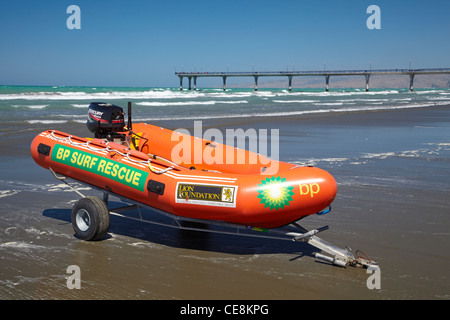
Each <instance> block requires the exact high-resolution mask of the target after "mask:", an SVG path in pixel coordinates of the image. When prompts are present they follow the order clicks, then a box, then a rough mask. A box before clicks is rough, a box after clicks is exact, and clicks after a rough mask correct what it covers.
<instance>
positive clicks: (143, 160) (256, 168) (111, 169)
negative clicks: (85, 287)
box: [31, 103, 360, 266]
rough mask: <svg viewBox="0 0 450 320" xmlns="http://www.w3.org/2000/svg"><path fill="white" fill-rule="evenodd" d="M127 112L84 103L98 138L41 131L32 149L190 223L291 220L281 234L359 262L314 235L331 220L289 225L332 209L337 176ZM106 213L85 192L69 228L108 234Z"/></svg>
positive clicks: (61, 169) (42, 160) (64, 171)
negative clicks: (138, 119) (309, 226)
mask: <svg viewBox="0 0 450 320" xmlns="http://www.w3.org/2000/svg"><path fill="white" fill-rule="evenodd" d="M128 113H129V120H128V125H127V126H125V122H124V113H123V111H122V108H120V107H118V106H114V105H110V104H106V103H91V105H90V106H89V113H88V121H87V126H88V128H89V130H90V131H92V132H93V133H94V134H95V138H82V137H77V136H73V135H71V134H68V133H64V132H61V131H56V130H47V131H44V132H42V133H40V134H39V135H37V136H36V137H35V139H34V140H33V142H32V144H31V155H32V157H33V159H34V160H35V161H36V163H37V164H39V165H40V166H42V167H44V168H46V169H49V170H51V171H52V172H53V173H54V174H55V177H57V178H58V176H57V174H59V175H63V176H64V177H69V178H72V179H74V180H77V181H80V182H82V183H85V184H88V185H90V186H93V187H94V188H96V189H100V190H102V191H103V192H104V195H107V194H112V195H117V196H119V197H121V198H124V199H129V200H131V201H132V202H134V203H137V204H143V205H145V206H147V207H151V208H155V209H157V210H160V211H162V212H164V213H169V214H170V215H173V216H176V217H185V220H188V221H193V220H195V221H209V222H211V223H212V222H215V223H216V222H223V223H225V224H233V225H237V226H249V227H252V229H253V230H255V229H261V228H264V229H272V228H278V227H280V226H285V225H288V224H290V225H291V226H294V227H295V228H296V229H297V230H300V231H301V232H302V233H300V234H299V233H287V234H288V235H289V236H293V240H295V241H298V240H301V241H307V242H308V243H310V244H312V245H314V246H316V247H318V248H320V249H322V250H325V251H326V252H327V253H329V254H330V255H332V257H331V258H330V257H325V258H324V257H323V256H321V257H320V258H321V259H324V260H326V261H331V262H333V263H334V264H337V265H342V266H345V265H347V264H348V263H354V262H355V261H358V263H360V259H355V257H354V256H353V254H351V253H349V252H348V251H347V250H344V249H337V248H335V247H334V246H332V245H329V244H328V243H326V242H324V241H323V240H320V239H319V238H317V237H315V236H313V235H314V234H316V233H317V232H320V231H322V230H325V229H327V228H328V227H323V228H319V230H312V231H308V230H305V229H303V228H302V227H301V226H299V225H298V224H297V223H296V222H295V221H297V220H299V219H301V218H303V217H305V216H307V215H311V214H316V213H318V214H322V213H325V212H328V211H329V208H330V204H331V203H332V201H333V200H334V198H335V196H336V181H335V180H334V178H333V177H332V176H331V175H330V174H329V173H328V172H326V171H324V170H321V169H319V168H314V167H309V166H299V165H294V164H289V163H285V162H280V161H276V160H273V159H268V158H266V157H265V156H262V155H259V154H256V153H253V152H250V151H246V150H242V149H237V148H235V147H233V146H228V145H224V144H220V143H217V142H213V141H207V140H203V139H201V138H198V137H194V136H191V135H187V134H185V133H181V132H178V131H172V130H168V129H164V128H161V127H157V126H153V125H150V124H146V123H138V124H132V123H131V106H130V104H129V110H128ZM109 215H110V211H109V210H108V208H107V205H106V204H105V203H104V201H102V200H100V199H99V198H96V197H84V198H82V199H80V200H79V201H78V202H77V203H76V204H75V205H74V208H73V210H72V225H73V227H74V230H75V232H76V234H77V235H78V236H79V237H80V238H82V239H84V240H98V239H101V238H102V237H104V235H105V234H106V233H107V231H108V228H109ZM189 219H192V220H189ZM244 228H247V227H244ZM274 231H275V230H274ZM305 239H306V240H305ZM318 256H320V254H318Z"/></svg>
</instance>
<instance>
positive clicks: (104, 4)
mask: <svg viewBox="0 0 450 320" xmlns="http://www.w3.org/2000/svg"><path fill="white" fill-rule="evenodd" d="M72 4H75V5H78V6H79V7H80V9H81V29H80V30H69V29H68V28H67V26H66V20H67V19H68V18H69V16H70V14H68V13H66V10H67V7H68V6H69V5H72ZM372 4H375V5H378V6H379V7H380V10H381V29H380V30H369V29H368V28H367V26H366V20H367V19H368V18H369V16H370V14H367V13H366V10H367V7H368V6H369V5H372ZM449 12H450V1H447V0H445V1H436V0H430V1H424V0H423V1H417V0H409V1H405V0H396V1H392V0H389V1H388V0H370V1H367V0H346V1H336V0H333V1H319V0H317V1H301V0H296V1H285V0H276V1H275V0H273V1H267V0H259V1H253V0H240V1H226V0H222V1H217V0H209V1H196V0H189V1H188V0H184V1H170V0H165V1H160V0H158V1H145V0H128V1H124V0H120V1H119V0H109V1H106V0H104V1H95V0H70V1H65V0H45V1H44V0H43V1H36V0H34V1H33V0H27V1H25V0H15V1H12V0H10V1H6V0H0V84H11V85H68V86H70V85H75V86H83V85H86V86H143V87H152V86H169V87H170V86H173V87H176V86H177V85H178V83H179V82H178V77H176V76H175V75H174V72H175V70H177V71H181V70H184V71H194V70H197V71H200V70H201V71H226V70H230V71H251V70H252V68H253V66H254V69H255V70H257V71H263V70H264V71H269V70H270V71H277V70H286V69H287V68H289V69H292V68H293V67H294V68H295V70H321V69H323V67H324V64H326V68H327V69H330V70H331V69H359V68H363V69H365V68H368V66H369V64H370V62H372V68H373V69H376V68H404V67H408V65H409V60H410V59H411V63H412V67H413V68H432V67H450V61H449V57H450V41H449V39H450V37H449V36H450V19H448V13H449ZM293 65H294V66H293ZM202 81H203V80H202ZM217 81H219V80H217Z"/></svg>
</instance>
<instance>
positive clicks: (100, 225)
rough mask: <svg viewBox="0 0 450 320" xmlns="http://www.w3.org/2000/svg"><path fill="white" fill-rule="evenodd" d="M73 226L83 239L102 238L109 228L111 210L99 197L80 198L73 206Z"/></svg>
mask: <svg viewBox="0 0 450 320" xmlns="http://www.w3.org/2000/svg"><path fill="white" fill-rule="evenodd" d="M72 227H73V230H74V231H75V233H76V235H77V236H78V237H79V238H80V239H83V240H88V241H91V240H100V239H102V238H103V237H104V236H105V235H106V233H107V232H108V229H109V210H108V208H107V207H106V204H105V203H104V202H103V201H102V200H100V199H99V198H97V197H85V198H82V199H80V200H78V201H77V202H76V203H75V205H74V206H73V208H72Z"/></svg>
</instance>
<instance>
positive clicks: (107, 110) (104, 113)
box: [86, 102, 125, 141]
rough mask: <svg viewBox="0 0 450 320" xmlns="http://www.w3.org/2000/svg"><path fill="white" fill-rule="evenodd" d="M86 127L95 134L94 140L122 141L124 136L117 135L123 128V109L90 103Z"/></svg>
mask: <svg viewBox="0 0 450 320" xmlns="http://www.w3.org/2000/svg"><path fill="white" fill-rule="evenodd" d="M86 126H87V127H88V129H89V131H91V132H93V133H94V134H95V138H100V139H105V138H106V139H108V140H109V141H113V140H114V138H120V139H121V140H123V139H124V135H123V134H120V133H118V132H121V131H124V127H125V121H124V113H123V109H122V108H121V107H119V106H116V105H114V104H109V103H104V102H92V103H91V104H90V105H89V110H88V119H87V122H86Z"/></svg>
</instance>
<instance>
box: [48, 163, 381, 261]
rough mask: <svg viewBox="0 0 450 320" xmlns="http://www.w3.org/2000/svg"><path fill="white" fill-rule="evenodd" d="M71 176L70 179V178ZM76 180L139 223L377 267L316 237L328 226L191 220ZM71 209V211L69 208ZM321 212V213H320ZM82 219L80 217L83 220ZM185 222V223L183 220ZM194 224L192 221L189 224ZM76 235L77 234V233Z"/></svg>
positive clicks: (74, 221) (359, 254) (63, 178)
mask: <svg viewBox="0 0 450 320" xmlns="http://www.w3.org/2000/svg"><path fill="white" fill-rule="evenodd" d="M49 170H50V172H51V173H52V174H53V176H54V177H55V178H56V179H57V180H59V181H62V182H64V183H65V184H66V185H67V186H69V187H70V189H71V190H72V191H74V192H76V193H77V194H78V195H79V196H80V197H81V199H80V200H78V201H77V203H78V202H80V201H81V200H83V199H87V198H93V197H86V196H85V195H83V194H82V193H81V192H79V191H78V190H77V189H76V188H75V187H74V186H72V185H71V184H70V183H69V182H67V177H66V176H61V175H59V174H57V173H55V172H54V171H53V170H52V169H51V168H50V169H49ZM71 179H73V178H71ZM73 180H75V181H77V182H78V183H81V184H83V185H87V186H89V187H90V188H92V189H94V190H98V191H101V192H102V193H103V199H99V198H97V199H98V200H100V201H101V202H103V203H104V204H105V208H106V210H107V212H108V213H109V215H114V216H118V217H121V218H126V219H131V220H136V221H140V222H145V223H150V224H153V225H159V226H163V227H169V228H176V229H181V230H190V231H200V232H210V233H218V234H228V235H239V236H247V237H255V238H266V239H273V240H289V241H294V242H303V243H308V244H310V245H311V246H313V247H315V248H317V249H320V250H321V251H323V252H324V253H325V254H323V253H315V258H316V259H319V260H322V261H326V262H328V263H331V264H332V265H336V266H339V267H343V268H346V267H347V266H353V267H362V268H369V267H377V266H378V263H377V262H376V261H373V260H371V259H370V258H369V257H368V256H367V255H366V254H364V253H363V252H361V251H359V250H357V251H356V252H355V253H353V252H352V250H351V249H350V248H348V247H346V248H340V247H337V246H335V245H333V244H331V243H329V242H327V241H325V240H323V239H321V238H319V237H318V236H317V234H318V233H320V232H322V231H325V230H327V229H328V226H324V227H320V228H317V229H313V230H307V229H305V228H303V227H302V226H300V225H299V224H298V223H297V221H296V222H292V223H290V224H289V225H287V226H283V227H278V228H273V229H263V228H258V227H252V226H244V225H238V224H233V223H228V222H224V221H216V220H205V219H195V218H188V217H181V216H176V215H173V214H170V213H168V212H165V211H162V210H159V209H157V208H154V207H151V206H148V205H145V204H143V203H140V202H136V201H134V200H132V199H128V198H124V197H123V196H121V195H118V194H116V193H114V192H112V191H109V190H105V189H101V188H98V187H96V186H94V185H91V184H89V183H86V182H84V181H79V180H76V179H73ZM109 196H114V197H117V198H119V199H120V200H121V201H123V202H125V203H130V204H129V205H126V206H123V207H119V208H114V209H111V210H110V209H109V208H108V200H109ZM77 203H75V205H74V208H75V207H76V206H77ZM142 208H144V209H148V210H150V211H152V212H155V213H158V214H161V215H163V216H165V217H168V218H170V221H171V222H170V223H169V222H160V221H152V220H147V219H144V218H143V215H142V211H141V209H142ZM134 209H137V211H138V215H139V217H131V216H128V215H125V214H122V212H126V211H129V210H134ZM82 210H83V212H84V213H83V214H84V217H81V218H80V219H78V217H79V215H78V214H77V213H76V212H75V216H76V217H77V218H76V219H74V212H72V226H73V227H74V230H75V232H76V233H77V231H78V230H77V229H79V228H78V227H79V226H77V221H78V223H79V220H82V224H83V225H86V227H89V224H90V223H93V220H95V219H90V217H89V214H90V213H88V212H87V211H86V210H84V209H82ZM72 211H73V210H72ZM324 213H325V212H324ZM83 219H84V220H83ZM184 222H188V224H186V223H184ZM192 223H194V224H192ZM207 225H211V226H217V227H220V228H222V229H219V230H213V229H208V228H207V227H206V226H207ZM107 228H109V217H108V225H107ZM77 235H78V233H77Z"/></svg>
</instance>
